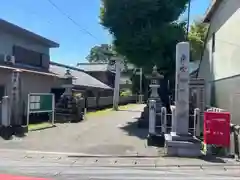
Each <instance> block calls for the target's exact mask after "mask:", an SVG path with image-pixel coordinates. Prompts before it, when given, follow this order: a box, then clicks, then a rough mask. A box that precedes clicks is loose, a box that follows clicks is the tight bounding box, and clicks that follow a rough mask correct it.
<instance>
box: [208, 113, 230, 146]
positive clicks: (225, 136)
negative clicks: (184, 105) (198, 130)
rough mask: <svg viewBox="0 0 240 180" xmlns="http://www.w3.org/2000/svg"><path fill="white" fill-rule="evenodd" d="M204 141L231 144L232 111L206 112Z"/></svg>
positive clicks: (220, 144)
mask: <svg viewBox="0 0 240 180" xmlns="http://www.w3.org/2000/svg"><path fill="white" fill-rule="evenodd" d="M204 143H205V144H209V145H216V146H220V147H229V146H230V113H229V112H204Z"/></svg>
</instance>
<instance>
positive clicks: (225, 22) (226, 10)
mask: <svg viewBox="0 0 240 180" xmlns="http://www.w3.org/2000/svg"><path fill="white" fill-rule="evenodd" d="M239 32H240V1H239V0H223V2H222V3H221V5H220V6H219V8H218V9H217V11H216V12H215V13H214V15H213V17H212V19H211V23H210V29H209V33H208V38H207V43H206V48H205V51H204V55H203V60H202V62H201V65H200V70H199V77H200V78H204V79H205V80H206V103H207V104H208V105H213V106H217V107H219V108H224V109H228V110H230V109H231V108H232V106H233V104H235V103H237V102H234V103H233V102H232V97H235V95H236V94H238V93H239V90H238V89H240V83H239V82H238V80H240V79H239V78H237V77H235V76H237V75H239V74H240V68H239V66H240V43H239V40H240V33H239ZM213 33H215V52H212V40H213V39H212V37H213V36H212V35H213ZM237 96H238V95H237ZM235 101H237V100H235ZM239 105H240V98H239ZM232 111H233V113H234V115H233V116H235V117H237V116H238V115H237V114H236V113H238V112H237V111H235V110H232ZM234 121H235V120H234Z"/></svg>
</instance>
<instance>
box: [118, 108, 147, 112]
mask: <svg viewBox="0 0 240 180" xmlns="http://www.w3.org/2000/svg"><path fill="white" fill-rule="evenodd" d="M118 111H124V112H142V111H140V110H130V109H126V110H124V109H122V110H118Z"/></svg>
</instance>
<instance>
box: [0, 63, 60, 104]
mask: <svg viewBox="0 0 240 180" xmlns="http://www.w3.org/2000/svg"><path fill="white" fill-rule="evenodd" d="M11 75H12V70H8V69H3V68H1V69H0V85H4V86H5V93H6V94H5V95H11ZM54 87H59V81H58V79H57V78H56V77H53V76H46V75H40V74H35V73H28V72H22V73H21V94H22V100H23V102H24V104H25V105H26V104H27V96H28V94H29V93H50V92H51V88H54Z"/></svg>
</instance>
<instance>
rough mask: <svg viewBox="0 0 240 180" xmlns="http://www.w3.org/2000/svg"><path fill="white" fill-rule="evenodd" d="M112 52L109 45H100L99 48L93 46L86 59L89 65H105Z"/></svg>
mask: <svg viewBox="0 0 240 180" xmlns="http://www.w3.org/2000/svg"><path fill="white" fill-rule="evenodd" d="M113 54H114V50H113V48H112V46H111V45H109V44H101V45H100V46H94V47H93V48H92V49H91V50H90V53H89V55H88V56H87V57H86V59H87V60H88V61H89V62H90V63H97V62H100V63H107V62H109V59H110V58H111V57H112V56H113Z"/></svg>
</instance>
